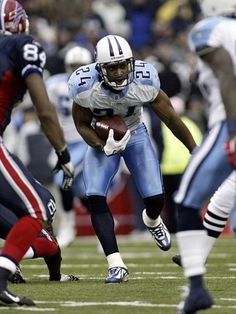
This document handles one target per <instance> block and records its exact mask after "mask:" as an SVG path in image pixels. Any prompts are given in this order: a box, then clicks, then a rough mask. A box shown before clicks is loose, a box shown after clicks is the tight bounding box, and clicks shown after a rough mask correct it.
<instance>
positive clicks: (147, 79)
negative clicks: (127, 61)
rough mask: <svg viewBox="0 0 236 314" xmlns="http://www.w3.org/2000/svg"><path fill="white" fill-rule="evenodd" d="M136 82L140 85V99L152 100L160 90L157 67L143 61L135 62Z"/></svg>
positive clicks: (143, 100) (144, 100)
mask: <svg viewBox="0 0 236 314" xmlns="http://www.w3.org/2000/svg"><path fill="white" fill-rule="evenodd" d="M134 77H135V82H136V84H137V86H138V87H139V97H140V100H141V101H142V102H143V103H145V102H152V101H153V100H154V99H155V98H156V97H157V95H158V93H159V91H160V79H159V75H158V72H157V70H156V68H155V67H154V66H153V65H152V64H150V63H146V62H143V61H136V62H135V72H134Z"/></svg>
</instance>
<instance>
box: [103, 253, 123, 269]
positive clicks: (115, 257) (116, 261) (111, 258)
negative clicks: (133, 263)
mask: <svg viewBox="0 0 236 314" xmlns="http://www.w3.org/2000/svg"><path fill="white" fill-rule="evenodd" d="M107 262H108V268H112V267H124V268H127V267H126V266H125V264H124V262H123V260H122V258H121V255H120V253H119V252H116V253H112V254H110V255H108V256H107Z"/></svg>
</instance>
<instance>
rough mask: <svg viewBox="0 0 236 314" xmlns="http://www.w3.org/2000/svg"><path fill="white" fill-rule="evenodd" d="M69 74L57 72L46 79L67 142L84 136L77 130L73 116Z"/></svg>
mask: <svg viewBox="0 0 236 314" xmlns="http://www.w3.org/2000/svg"><path fill="white" fill-rule="evenodd" d="M68 79H69V76H68V74H67V73H63V74H56V75H53V76H51V77H49V78H48V79H47V81H46V88H47V92H48V96H49V99H50V101H51V102H52V103H53V105H54V106H55V108H56V111H57V113H58V118H59V121H60V124H61V126H62V128H63V131H64V135H65V141H66V143H68V144H70V143H76V142H78V141H81V140H82V138H81V136H80V135H79V133H78V131H77V130H76V127H75V124H74V121H73V118H72V99H70V98H69V95H68V85H67V82H68Z"/></svg>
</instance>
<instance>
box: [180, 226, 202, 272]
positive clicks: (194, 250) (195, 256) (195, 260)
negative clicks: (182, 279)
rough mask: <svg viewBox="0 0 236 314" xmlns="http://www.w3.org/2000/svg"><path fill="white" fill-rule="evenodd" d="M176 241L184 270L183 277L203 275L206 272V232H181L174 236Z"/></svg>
mask: <svg viewBox="0 0 236 314" xmlns="http://www.w3.org/2000/svg"><path fill="white" fill-rule="evenodd" d="M176 239H177V243H178V247H179V252H180V255H181V261H182V265H183V268H184V275H185V276H186V277H192V276H196V275H202V274H204V273H205V271H206V269H205V258H206V253H205V252H206V250H205V243H206V239H207V232H206V230H191V231H181V232H178V233H177V234H176Z"/></svg>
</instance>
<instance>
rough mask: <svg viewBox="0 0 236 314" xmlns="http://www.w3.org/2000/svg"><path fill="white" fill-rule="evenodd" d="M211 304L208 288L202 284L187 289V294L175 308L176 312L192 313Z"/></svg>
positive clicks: (177, 313)
mask: <svg viewBox="0 0 236 314" xmlns="http://www.w3.org/2000/svg"><path fill="white" fill-rule="evenodd" d="M212 305H213V300H212V297H211V296H210V294H209V292H208V290H207V289H206V288H204V287H202V286H200V287H197V288H194V289H193V288H192V289H190V290H189V289H188V295H187V297H186V299H185V300H184V301H182V302H181V303H180V304H179V305H178V308H177V312H176V314H193V313H196V312H197V311H200V310H206V309H208V308H210V307H211V306H212Z"/></svg>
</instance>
